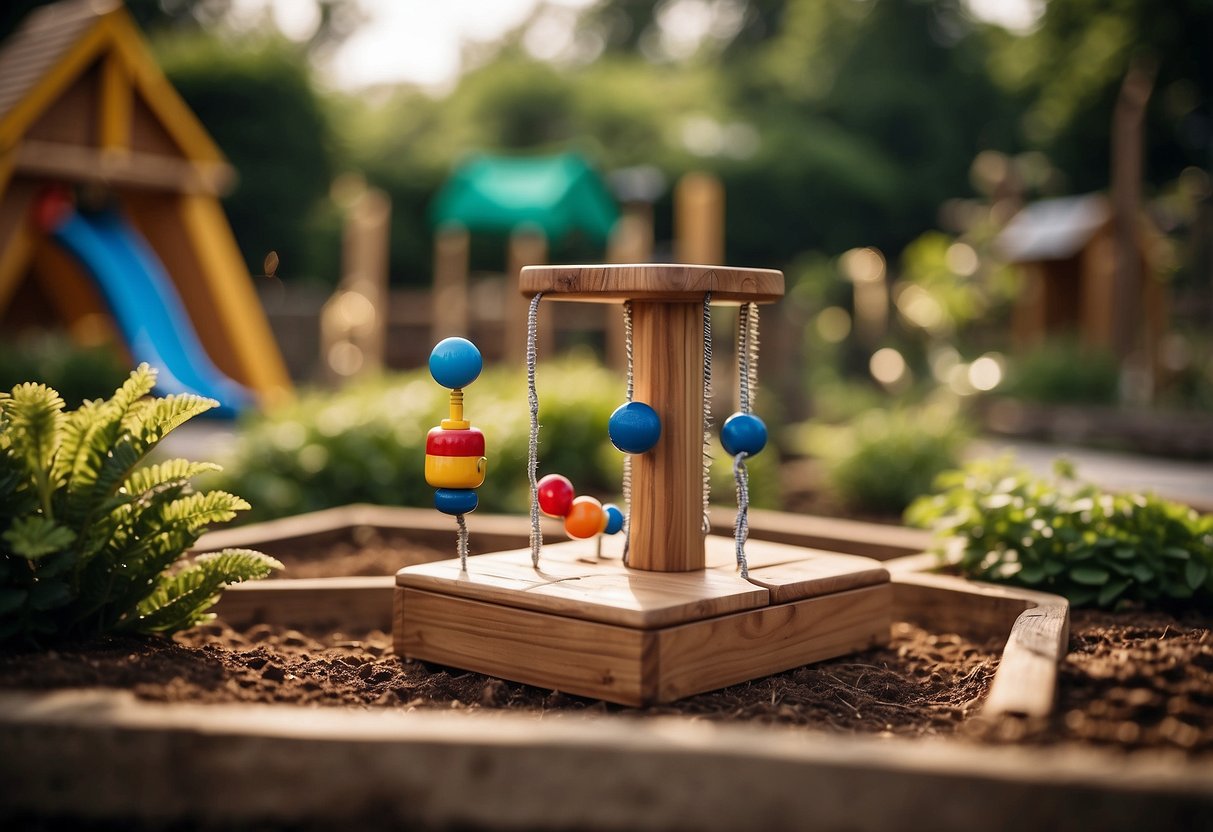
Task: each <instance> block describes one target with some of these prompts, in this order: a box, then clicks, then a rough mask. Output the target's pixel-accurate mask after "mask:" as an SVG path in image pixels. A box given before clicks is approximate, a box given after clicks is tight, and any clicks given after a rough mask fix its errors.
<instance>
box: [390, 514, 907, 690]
mask: <svg viewBox="0 0 1213 832" xmlns="http://www.w3.org/2000/svg"><path fill="white" fill-rule="evenodd" d="M713 540H717V541H720V542H719V543H716V542H710V545H709V558H708V562H709V568H708V569H706V570H702V571H700V572H691V573H653V572H641V571H638V570H631V569H627V568H626V567H624V566H623V565H622V564H621V563H620V562H619V560H618V559H614V558H606V559H593V558H591V557H587V555H588V554H589V552H590V551H591V550H590V549H588V548H587V546H592V544H585V543H582V542H576V543H568V544H558V545H555V546H546V547H544V550H543V554H544V560H543V562H542V563H541V568H540V569H539V570H535V569H534V568H532V566H531V563H530V552H529V550H521V551H517V552H505V553H499V554H493V555H483V556H480V557H475V558H471V559H469V562H468V569H467V571H466V572H461V571H460V570H459V562H458V561H441V562H438V563H430V564H422V565H419V566H411V567H406V568H405V569H403V570H401V571H400V573H399V574H398V576H397V584H398V585H397V587H396V597H395V627H394V643H395V649H396V652H397V653H399V654H400V655H403V656H407V657H410V658H417V659H423V660H425V661H433V662H438V663H441V664H448V665H452V666H455V667H460V668H465V669H468V670H474V671H477V672H481V673H487V674H490V675H493V676H499V677H502V678H505V679H511V680H514V681H518V682H524V683H526V684H531V685H536V686H539V687H547V688H554V689H557V690H561V691H564V692H566V693H572V694H577V695H581V696H591V697H594V698H598V699H605V700H607V701H610V702H617V703H620V704H624V705H644V704H649V703H653V702H668V701H671V700H674V699H680V698H682V697H684V696H690V695H692V694H695V693H701V692H703V691H708V690H714V689H716V688H720V687H723V686H725V685H730V684H735V683H737V682H742V681H745V680H747V679H754V678H758V677H760V676H766V675H769V674H771V673H777V672H779V671H782V670H787V669H790V668H793V667H799V666H801V665H804V664H808V663H810V662H815V661H820V660H822V659H827V658H831V657H834V656H839V655H843V654H845V653H850V652H853V651H856V650H862V649H865V648H867V647H870V646H873V645H876V644H882V643H884V642H885V641H887V639H888V635H889V624H890V609H891V604H892V590H891V587H890V585H889V583H888V574H887V573H886V572H885V571H884V569H883V568H881V567H880V565H879V563H878V562H876V561H869V560H867V559H866V558H855V557H851V556H845V555H834V554H831V553H825V552H816V551H813V550H807V549H799V548H796V547H790V546H781V545H779V544H761V545H754V547H753V548H754V550H755V551H754V552H753V553H751V564H752V568H751V572H750V574H751V580H750V581H745V580H742V579H741V578H740V577H738V576H737V574H736V572H735V567H733V566H732V565H730V564H728V563H727V561H725V560H724V558H723V557H722V553H727V551H728V550H730V549H731V547H732V543H731V541H726V540H724V539H723V538H716V539H711V538H710V539H709V541H713ZM755 543H756V544H757V542H755ZM755 555H756V556H757V557H755ZM712 564H716V566H715V567H713V566H712ZM764 564H765V565H764ZM768 584H770V585H768Z"/></svg>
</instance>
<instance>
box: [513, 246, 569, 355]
mask: <svg viewBox="0 0 1213 832" xmlns="http://www.w3.org/2000/svg"><path fill="white" fill-rule="evenodd" d="M547 259H548V241H547V238H546V237H544V236H543V232H541V231H539V230H538V229H535V228H529V227H525V226H524V227H521V228H518V229H516V230H515V231H514V233H513V234H511V235H510V250H509V256H508V258H507V266H506V280H507V281H509V285H508V287H507V290H506V302H505V308H506V317H505V349H504V350H502V353H501V354H502V355H503V356H504V357H505V360H506V361H508V362H510V364H512V365H513V366H516V367H522V366H525V365H526V314H527V304H528V301H527V299H526V298H524V297H522V296H521V295H520V294H519V293H518V281H519V275H520V274H521V272H522V270H523V268H524V267H526V266H542V265H543V264H544V263H546V262H547ZM555 347H556V332H555V321H554V320H553V318H552V316H551V315H547V316H543V315H540V316H539V337H538V344H537V349H538V352H539V358H540V359H547V358H551V357H552V351H553V350H554V349H555Z"/></svg>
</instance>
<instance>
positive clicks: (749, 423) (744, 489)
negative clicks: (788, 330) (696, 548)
mask: <svg viewBox="0 0 1213 832" xmlns="http://www.w3.org/2000/svg"><path fill="white" fill-rule="evenodd" d="M737 375H738V404H739V405H740V407H741V411H740V413H737V414H734V415H733V416H730V417H729V420H728V422H726V423H725V430H723V431H722V432H721V439H722V441H723V442H724V444H725V449H726V450H727V451H729V452H730V453H732V454H733V477H734V479H735V480H736V481H737V519H736V521H735V522H734V524H733V539H734V541H735V543H736V553H737V568H738V569H740V570H741V577H743V578H748V577H749V576H750V567H749V564H748V563H747V561H746V554H745V542H746V539H747V538H748V537H749V535H750V519H749V512H750V484H749V474H748V472H747V471H746V464H745V460H746V457H748V456H753V455H754V454H756V453H758V451H760V450H762V448H763V446H764V445H765V444H766V427H765V426H764V425H763V424H762V421H761V420H760V419H758V417H757V416H754V415H753V414H752V413H751V409H752V401H751V399H752V388H753V386H754V385H755V384H756V383H757V375H758V305H757V304H753V303H747V304H744V305H742V307H741V310H740V315H739V317H738V320H737ZM730 423H733V430H732V431H730V430H729V428H730ZM755 425H757V426H758V428H761V433H760V435H759V434H758V433H756V432H755V431H756V430H757V429H756V428H755Z"/></svg>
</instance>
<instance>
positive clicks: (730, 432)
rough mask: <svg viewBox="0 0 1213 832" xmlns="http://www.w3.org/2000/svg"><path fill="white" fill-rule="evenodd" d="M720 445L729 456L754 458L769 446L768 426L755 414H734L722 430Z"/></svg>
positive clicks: (726, 420)
mask: <svg viewBox="0 0 1213 832" xmlns="http://www.w3.org/2000/svg"><path fill="white" fill-rule="evenodd" d="M720 444H721V445H724V449H725V451H726V452H727V453H728V455H729V456H737V454H740V453H745V454H746V455H748V456H754V455H755V454H757V453H758V452H759V451H761V450H762V449H763V448H765V447H766V445H767V426H766V425H764V424H763V423H762V420H761V419H759V418H758V417H757V416H755V415H754V414H753V413H734V414H733V415H732V416H730V417H729V418H727V419H725V420H724V424H723V425H722V426H721V428H720Z"/></svg>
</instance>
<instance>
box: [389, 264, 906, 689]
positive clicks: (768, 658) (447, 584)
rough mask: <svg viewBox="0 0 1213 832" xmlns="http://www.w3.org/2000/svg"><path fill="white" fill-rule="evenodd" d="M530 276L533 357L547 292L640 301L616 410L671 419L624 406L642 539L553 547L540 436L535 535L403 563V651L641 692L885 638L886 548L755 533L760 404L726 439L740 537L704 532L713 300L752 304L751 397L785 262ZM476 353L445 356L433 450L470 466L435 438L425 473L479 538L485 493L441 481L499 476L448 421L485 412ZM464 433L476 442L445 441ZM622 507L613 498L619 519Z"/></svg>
mask: <svg viewBox="0 0 1213 832" xmlns="http://www.w3.org/2000/svg"><path fill="white" fill-rule="evenodd" d="M521 291H522V294H523V295H524V296H528V297H530V298H531V305H530V315H529V316H528V317H529V320H528V324H529V326H528V341H527V346H528V369H529V370H530V371H531V373H532V375H533V373H534V367H535V364H534V360H533V358H534V351H535V343H536V339H535V331H536V328H537V327H536V323H537V321H536V319H537V317H538V309H539V306H540V303H539V301H540V299H550V300H554V301H576V302H590V303H611V304H624V305H625V309H626V310H627V312H626V314H627V317H628V320H629V335H630V339H629V340H630V342H631V346H632V350H631V352H632V355H633V357H634V366H633V368H632V372H631V373H629V379H630V383H629V389H628V396H627V404H626V405H625V406H624V407H621V408H620V410H617V411H616V414H617V415H618V414H619V413H620V412H621V411H623V410H625V407H626V408H629V409H630V407H631V406H633V405H635V404H638V403H644V406H645V407H648V409H649V410H652V411H654V412H655V414H656V418H657V419H659V423H658V427H657V431H656V435H653V433H652V432H646V431H642V432H643V433H646V436H645V437H644V440H643V441H642V442H640V443H639V444H638V445H636V446H635V447H630V446H629V441H622V442H621V441H618V440H617V436H616V433H615V422H616V417H615V416H613V417H612V436H611V438H612V442H613V443H614V444H615V445H616V447H620V448H628V449H629V452H630V456H629V467H630V474H629V475H625V485H624V492H625V499H627V501H628V507H627V510H628V513H629V523H628V527H627V533H626V534H627V541H626V542H623V541H621V540H620V538H621V537H623V536H618V535H617V536H615V537H612V538H609V539H608V540H606V541H603V540H602V539H601V538H599V539H598V540H597V541H596V542H595V541H590V540H574V541H572V542H569V543H561V544H555V545H549V546H546V547H542V558H543V559H542V560H540V547H541V542H540V540H539V537H540V535H539V534H538V531H537V530H538V522H539V521H538V510H539V508H540V506H542V505H543V496H544V495H543V494H542V493H541V492H540V490H539V489H538V488H537V487H536V482H535V470H536V464H537V461H536V456H535V450H534V448H535V447H536V444H535V443H533V444H532V457H531V463H530V465H531V482H532V518H533V523H534V529H535V531H533V534H532V546H531V548H530V549H522V550H515V551H506V552H498V553H493V554H488V555H482V556H478V557H474V558H471V559H467V558H466V557H461V558H460V559H456V560H448V561H440V562H435V563H429V564H422V565H417V566H410V567H406V568H405V569H403V570H401V571H400V572H399V574H398V575H397V587H396V598H395V616H396V618H395V629H394V637H395V647H396V650H397V652H398V653H400V654H401V655H405V656H410V657H415V658H420V659H424V660H428V661H435V662H441V663H443V664H449V665H454V666H456V667H462V668H467V669H470V670H475V671H479V672H483V673H488V674H492V675H496V676H501V677H504V678H507V679H513V680H517V681H521V682H526V683H529V684H534V685H540V686H545V687H551V688H556V689H559V690H562V691H565V692H568V693H574V694H579V695H584V696H593V697H596V698H600V699H606V700H609V701H613V702H619V703H623V704H631V705H639V704H644V703H650V702H659V701H669V700H673V699H678V698H681V697H683V696H688V695H691V694H694V693H698V692H702V691H706V690H711V689H714V688H718V687H722V686H725V685H729V684H733V683H736V682H741V681H744V680H747V679H753V678H757V677H759V676H763V675H767V674H770V673H774V672H777V671H781V670H786V669H788V668H792V667H798V666H800V665H803V664H806V663H809V662H812V661H817V660H821V659H824V658H828V657H832V656H836V655H840V654H843V653H847V652H851V651H854V650H859V649H862V648H865V647H868V646H871V645H873V644H877V643H883V642H884V641H885V640H886V639H887V637H888V632H889V623H890V603H891V597H892V596H891V589H890V586H889V574H888V572H887V571H886V570H885V569H884V568H883V567H882V566H881V565H880V564H879V562H877V561H874V560H870V559H868V558H863V557H856V556H853V555H840V554H834V553H829V552H823V551H817V550H812V549H803V548H799V547H794V546H787V545H782V544H778V543H768V542H762V541H749V542H748V543H747V541H746V534H745V528H746V510H747V505H746V498H745V497H744V496H743V495H744V491H745V487H744V483H745V480H744V459H745V457H746V456H747V455H752V454H753V453H757V451H759V450H761V447H762V444H764V443H765V439H766V437H765V428H762V435H761V442H758V443H750V442H749V441H748V440H747V439H746V438H745V437H742V440H741V441H740V443H739V442H738V439H737V437H736V436H734V437H733V439H732V442H731V444H732V445H733V447H731V446H730V438H729V432H730V429H729V424H730V422H733V420H734V419H737V418H738V416H742V417H748V419H746V418H743V419H742V421H743V422H745V421H748V422H750V423H757V424H761V423H760V420H757V419H756V418H754V417H750V416H749V408H748V404H744V405H743V411H744V412H743V413H741V414H735V415H734V416H733V417H730V419H729V420H728V421H726V422H725V425H724V427H723V428H722V431H721V438H722V441H723V443H724V445H725V449H726V451H727V452H728V453H729V454H730V456H735V462H734V470H735V472H740V473H739V474H738V494H739V508H738V520H737V525H736V527H735V539H734V540H729V539H727V538H723V537H712V536H709V535H707V533H706V530H707V527H708V522H707V514H708V512H707V510H706V500H705V478H704V462H705V453H706V452H707V447H706V439H707V432H708V426H709V422H710V420H709V418H708V414H707V413H706V412H705V406H704V405H705V392H707V390H708V387H709V385H707V384H705V374H707V373H710V371H711V361H710V360H709V361H708V362H706V363H705V360H704V359H705V350H704V345H705V343H710V314H705V313H707V312H708V310H707V309H705V305H706V304H721V305H733V306H738V305H741V307H742V314H741V315H740V316H739V318H740V321H741V323H740V324H739V339H738V355H739V356H741V361H740V363H741V364H742V365H744V366H742V367H740V368H739V374H740V376H741V378H742V379H743V381H742V387H743V389H742V401H743V403H745V402H748V398H749V383H748V382H747V381H745V379H748V378H749V376H750V373H751V371H752V370H754V369H755V368H754V367H753V366H751V365H755V364H756V339H754V338H752V337H751V335H753V334H755V333H756V329H757V319H756V315H757V304H760V303H771V302H773V301H775V300H777V299H778V298H779V297H781V296H782V295H783V275H782V274H781V273H780V272H776V271H768V270H761V269H734V268H725V267H711V266H684V265H613V266H585V267H579V266H567V267H566V266H541V267H528V268H525V269H523V270H522V275H521ZM751 322H752V323H751ZM441 346H442V345H440V347H441ZM751 347H752V348H751ZM435 352H436V353H438V352H439V350H438V349H436V351H435ZM464 358H466V355H464ZM440 360H445V359H440ZM475 361H476V362H478V361H479V356H478V355H477V356H476V357H475ZM467 363H470V362H463V363H461V364H460V366H459V367H457V368H456V369H457V372H435V373H434V376H435V379H436V380H438V381H439V382H440V383H441V384H443V385H444V386H448V387H452V388H458V389H453V393H452V419H451V420H449V423H448V421H444V422H443V425H442V428H443V429H444V430H439V429H435V431H432V432H431V435H430V442H429V443H427V454H432V455H435V456H437V455H440V454H452V455H454V454H458V455H460V456H463V457H466V459H464V460H463V461H451V462H449V463H448V462H445V461H444V462H443V464H444V465H450V466H452V468H451V470H452V471H455V470H457V471H458V477H455V478H452V479H448V480H446V481H444V480H443V479H442V477H438V478H436V479H433V478H430V476H429V474H430V464H431V460H430V457H429V456H427V480H429V481H430V483H431V484H432V485H436V486H438V487H439V488H440V490H439V499H438V500H437V501H436V506H437V507H438V508H439V509H440V510H443V511H446V512H447V513H450V514H457V515H458V519H459V523H460V527H461V532H462V534H461V537H460V540H461V549H462V550H463V551H461V555H464V556H465V555H466V529H465V528H464V523H463V518H462V513H463V511H470V510H471V508H474V506H475V498H474V495H472V496H468V494H458V493H451V494H447V495H443V493H442V488H441V486H442V485H444V484H448V485H449V484H454V486H455V489H454V491H459V490H464V491H467V490H470V489H474V488H475V487H476V485H477V484H478V482H480V481H482V480H483V476H484V470H483V464H482V463H483V462H484V459H483V454H484V448H483V442H482V439H481V440H480V442H479V443H476V446H475V447H474V448H473V447H472V444H473V443H472V442H471V441H470V439H469V438H467V437H462V436H454V435H452V436H445V435H444V434H445V433H446V432H447V431H446V430H445V429H447V428H448V424H449V425H450V427H452V428H458V429H466V428H468V427H470V425H469V422H467V421H464V415H463V414H464V400H463V395H464V394H463V390H462V386H463V384H464V383H468V382H470V380H472V379H474V378H475V372H471V371H470V370H469V369H468V367H467V366H465V365H466V364H467ZM434 369H435V364H434V359H433V358H431V371H434ZM474 369H475V370H476V371H478V364H477V365H476V366H475V368H474ZM473 396H474V392H473ZM456 398H457V400H458V412H457V413H456ZM530 399H531V413H532V436H533V437H536V436H537V431H538V428H537V424H538V422H537V415H538V412H539V404H538V402H537V400H536V398H535V396H534V387H533V384H532V388H531V397H530ZM469 412H471V411H469ZM460 432H461V431H456V433H460ZM735 433H736V432H735V431H734V434H735ZM455 440H458V441H457V442H456V441H455ZM550 441H554V442H559V441H560V440H559V437H555V438H554V439H552V440H550ZM456 444H458V445H460V446H461V450H457V451H456V450H449V451H448V450H444V449H445V448H450V447H453V446H454V445H456ZM463 446H466V447H463ZM476 456H480V457H481V459H480V463H481V464H479V465H478V466H477V465H476V464H475V463H474V460H473V459H472V458H473V457H476ZM473 468H475V469H476V473H477V476H478V477H479V479H477V476H473V475H472V473H473ZM629 485H630V488H629ZM629 492H630V493H629ZM629 497H630V499H628V498H629ZM448 500H449V501H450V502H449V503H448V504H446V505H444V502H446V501H448ZM544 510H545V511H548V509H547V508H545V509H544ZM568 516H569V517H571V516H572V515H568ZM608 522H609V520H608V518H607V516H606V514H605V513H604V515H603V517H602V520H601V523H602V528H603V529H604V530H605V529H606V527H607V525H608ZM578 524H580V520H578ZM566 528H567V529H568V530H569V532H570V534H571V535H572V536H574V537H583V536H584V535H583V534H582V533H581V532H580V531H579V530H577V529H575V528H574V527H573V526H570V525H569V520H568V519H566ZM604 544H605V545H604ZM625 553H626V554H625Z"/></svg>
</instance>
